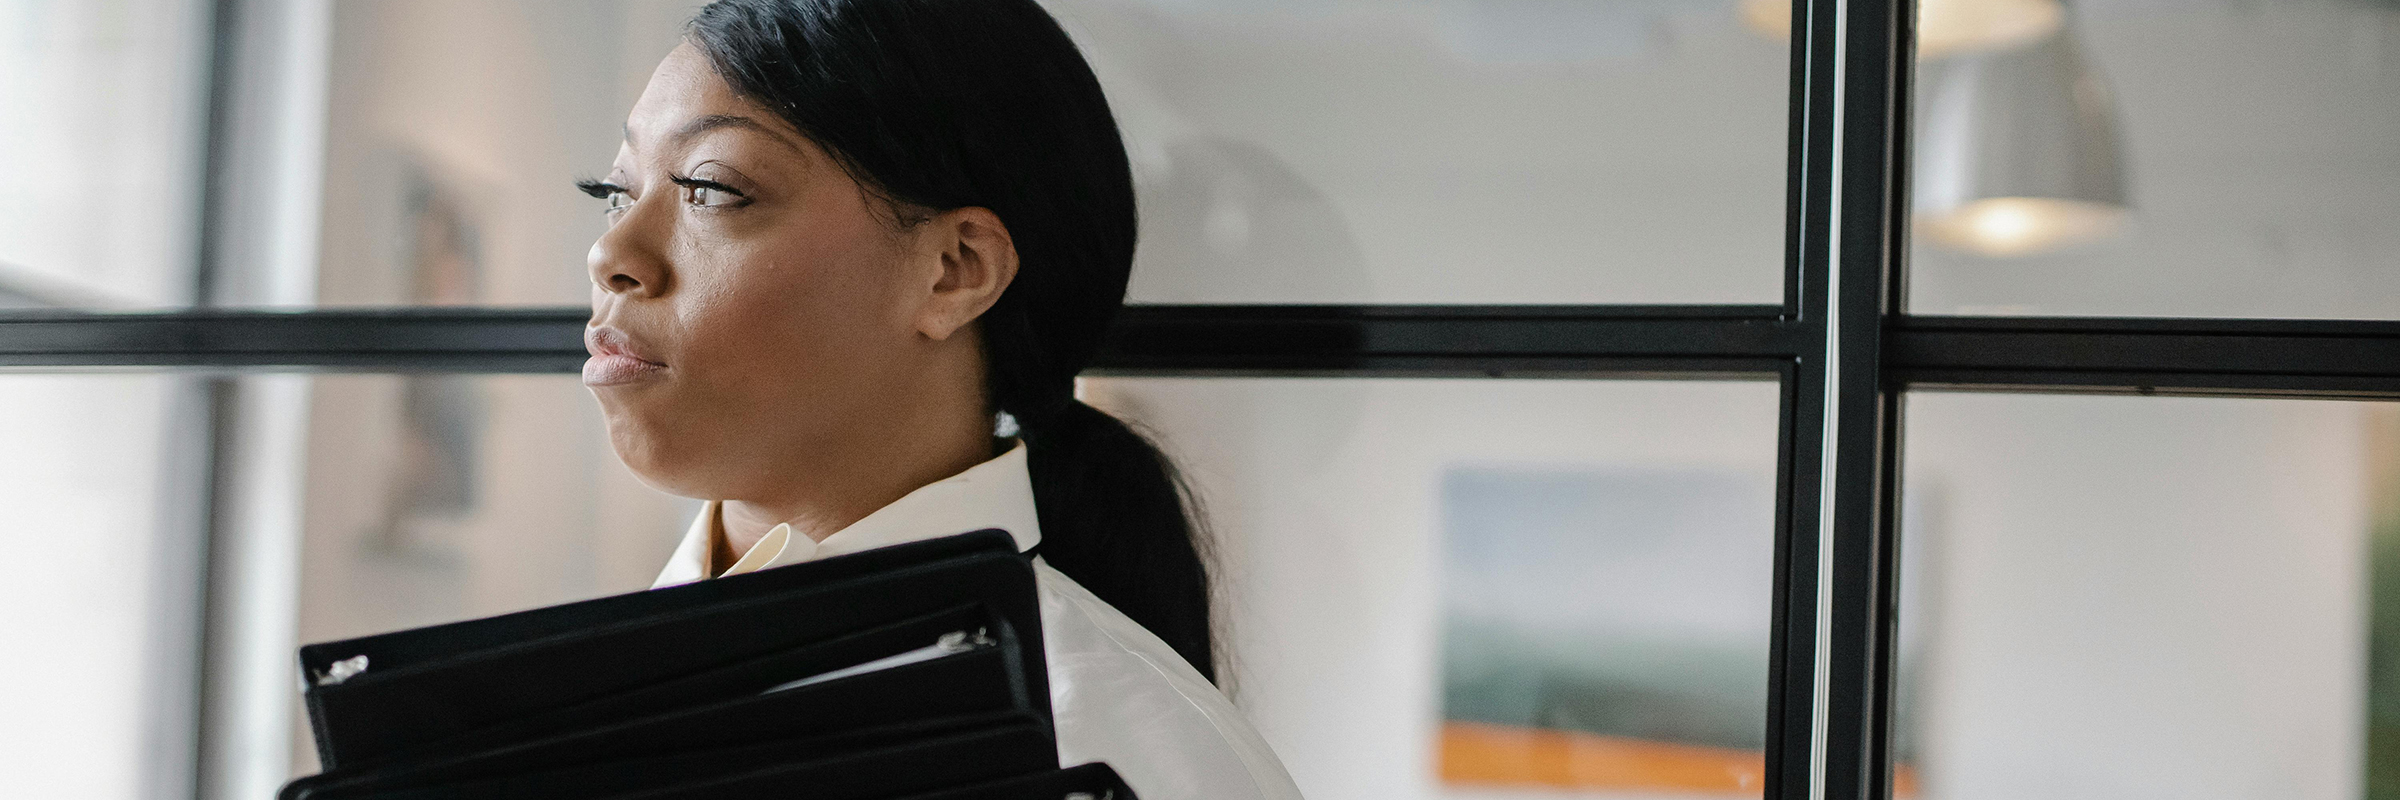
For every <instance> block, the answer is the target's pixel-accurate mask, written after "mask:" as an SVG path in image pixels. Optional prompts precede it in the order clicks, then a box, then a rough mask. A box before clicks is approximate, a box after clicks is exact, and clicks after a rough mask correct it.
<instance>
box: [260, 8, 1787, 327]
mask: <svg viewBox="0 0 2400 800" xmlns="http://www.w3.org/2000/svg"><path fill="white" fill-rule="evenodd" d="M693 5H694V4H693V3H690V2H683V1H682V0H635V1H633V2H621V3H610V4H603V5H597V6H595V5H592V4H589V3H585V2H581V0H506V1H505V2H486V3H454V2H431V1H430V0H411V1H409V2H355V1H353V2H340V3H336V4H335V6H334V12H333V19H332V25H331V34H330V36H331V39H332V41H331V44H330V45H329V46H328V47H327V48H326V51H327V52H329V53H331V59H332V60H331V64H330V67H329V70H330V72H329V75H328V77H327V79H326V80H327V81H328V83H329V85H330V87H331V88H330V92H329V96H330V97H331V98H332V99H331V101H330V107H329V108H328V110H327V113H326V119H327V120H328V122H327V126H328V127H327V134H326V135H327V137H328V139H327V142H326V145H325V160H324V176H323V182H322V186H323V191H324V202H323V217H322V220H321V230H320V231H318V235H317V237H316V238H317V239H319V240H321V242H322V244H321V246H320V251H321V266H320V267H318V271H317V274H315V275H312V276H303V277H305V278H306V279H307V280H310V281H313V283H314V286H315V289H314V292H313V294H314V298H315V302H316V303H319V304H323V305H389V304H492V305H524V304H581V303H583V302H585V301H586V300H587V293H588V286H587V279H586V277H585V274H584V272H583V263H584V256H585V253H586V251H587V250H588V249H589V247H590V245H591V242H592V240H593V239H594V238H595V237H596V236H597V235H598V234H599V232H600V230H601V220H600V215H599V212H598V210H597V207H596V206H595V205H594V202H593V201H592V200H590V199H589V198H586V197H583V196H582V195H580V194H578V193H576V192H575V191H573V190H572V189H570V188H568V185H569V183H570V182H571V181H573V180H574V179H575V178H577V177H579V176H585V175H590V174H595V173H600V172H605V171H606V170H607V168H608V164H609V161H610V159H611V158H612V157H613V154H614V153H615V150H616V147H617V142H618V138H619V124H620V123H621V122H622V121H623V118H624V115H625V113H626V110H627V109H628V108H630V107H631V105H632V103H633V101H634V99H635V98H636V97H637V96H638V95H639V93H640V90H641V88H642V86H643V84H644V83H645V81H646V80H647V78H648V75H649V73H650V70H651V68H652V66H653V65H655V64H656V62H657V61H658V59H659V58H660V57H661V56H662V55H663V54H664V53H665V52H666V51H667V50H668V49H670V48H671V47H672V46H673V45H674V44H675V43H676V37H677V34H678V30H679V26H680V24H681V22H682V20H683V18H684V16H685V15H686V14H688V13H689V12H690V11H691V8H692V6H693ZM1049 6H1050V7H1051V8H1052V10H1053V11H1054V12H1055V13H1056V14H1057V15H1058V16H1059V17H1061V18H1062V20H1063V21H1064V22H1065V24H1066V25H1067V26H1068V28H1069V29H1070V30H1071V31H1072V32H1073V33H1074V34H1075V35H1076V36H1077V37H1078V38H1079V39H1080V41H1081V42H1082V43H1083V44H1084V46H1085V49H1086V52H1087V53H1088V55H1089V56H1090V58H1091V60H1092V62H1093V64H1094V66H1095V69H1096V70H1097V71H1098V72H1099V74H1100V75H1101V77H1102V81H1103V83H1104V85H1105V87H1106V89H1107V91H1108V92H1109V96H1110V99H1111V102H1112V104H1113V105H1114V107H1115V109H1116V111H1117V114H1118V118H1119V122H1120V123H1121V125H1122V127H1123V128H1124V130H1125V132H1126V134H1127V137H1128V148H1129V151H1130V154H1131V156H1132V158H1133V160H1134V162H1135V167H1136V172H1137V181H1138V184H1139V192H1140V201H1141V203H1142V217H1143V224H1144V228H1143V237H1142V247H1141V250H1140V253H1139V255H1138V257H1137V262H1136V263H1137V264H1138V265H1139V266H1138V268H1137V269H1136V270H1135V273H1134V274H1135V278H1134V282H1133V287H1132V292H1131V294H1132V298H1133V299H1134V300H1136V301H1139V302H1282V303H1293V302H1311V303H1314V302H1375V303H1404V302H1495V303H1511V302H1544V303H1556V302H1606V303H1664V302H1676V303H1774V302H1779V301H1780V299H1781V296H1782V293H1781V288H1780V287H1781V283H1780V281H1781V272H1782V269H1781V265H1782V262H1783V258H1782V242H1783V216H1784V209H1783V203H1784V194H1783V182H1784V181H1783V176H1784V167H1783V163H1784V146H1785V137H1786V126H1785V124H1784V119H1785V112H1784V108H1785V105H1786V102H1787V97H1788V92H1789V87H1788V84H1787V83H1786V80H1785V77H1786V72H1787V68H1786V62H1787V60H1788V57H1787V51H1786V47H1785V44H1784V42H1783V41H1782V40H1781V39H1780V38H1779V37H1770V36H1762V35H1759V34H1757V33H1754V32H1752V31H1751V30H1750V29H1748V28H1745V27H1744V26H1743V25H1741V24H1740V22H1739V21H1738V20H1739V17H1738V16H1737V15H1736V13H1735V11H1734V9H1733V7H1732V5H1731V4H1729V3H1703V4H1691V3H1685V2H1671V1H1669V0H1644V1H1643V2H1615V3H1552V2H1516V1H1511V2H1467V1H1465V0H1412V1H1411V2H1363V1H1361V2H1349V1H1343V0H1312V1H1311V2H1300V3H1293V2H1273V3H1267V2H1255V1H1254V0H1216V1H1214V2H1194V1H1192V0H1054V1H1053V2H1050V3H1049ZM291 282H292V281H289V280H285V281H281V283H286V284H288V283H291ZM263 283H277V281H272V280H269V281H263Z"/></svg>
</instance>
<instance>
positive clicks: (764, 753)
mask: <svg viewBox="0 0 2400 800" xmlns="http://www.w3.org/2000/svg"><path fill="white" fill-rule="evenodd" d="M300 664H301V667H302V669H303V670H304V671H303V673H302V674H303V675H305V676H307V683H308V687H307V705H308V714H309V721H310V722H311V724H312V725H313V726H314V728H315V733H316V741H317V753H318V756H319V758H320V759H321V760H322V762H323V763H324V765H325V767H326V769H325V771H324V772H323V773H321V774H318V775H312V776H309V777H305V778H301V779H299V780H297V781H294V782H292V783H291V784H290V785H288V786H286V787H284V790H283V793H282V795H281V798H282V800H370V799H371V800H417V799H418V798H446V799H447V798H462V799H472V798H529V799H530V798H574V799H575V800H604V799H606V800H616V799H618V798H623V799H624V800H633V799H634V798H641V800H669V799H670V798H778V799H779V800H780V799H782V798H809V799H810V800H887V799H898V798H922V799H923V800H965V799H966V798H995V799H1011V798H1025V799H1026V800H1035V799H1036V798H1039V800H1067V798H1083V799H1084V800H1110V799H1111V798H1113V799H1114V800H1132V797H1133V793H1132V792H1131V791H1129V790H1128V789H1126V788H1125V785H1124V783H1123V782H1122V781H1121V780H1119V779H1118V777H1117V775H1116V773H1115V772H1113V771H1111V770H1110V769H1109V768H1108V766H1107V765H1105V764H1086V765H1083V766H1080V767H1075V768H1072V769H1060V768H1059V765H1058V749H1057V745H1056V740H1055V737H1054V736H1053V734H1052V730H1051V726H1050V691H1049V681H1048V678H1047V672H1046V670H1045V668H1044V664H1043V658H1042V627H1041V617H1040V609H1039V607H1038V605H1037V602H1036V600H1035V596H1034V576H1033V569H1032V566H1031V564H1030V563H1028V562H1027V560H1026V559H1025V557H1024V556H1022V555H1020V554H1018V553H1017V552H1016V547H1015V545H1014V543H1013V542H1012V541H1011V540H1010V538H1009V536H1008V534H1006V533H1003V532H1001V531H996V530H986V531H977V532H974V533H968V534H962V535H958V536H952V537H947V538H942V539H934V540H929V541H923V542H915V543H911V544H904V545H898V546H894V547H886V548H881V549H877V550H871V551H867V552H863V553H858V554H854V555H847V556H841V557H837V558H828V559H825V560H822V561H816V562H810V563H806V564H797V565H793V566H789V567H780V568H776V569H771V570H761V571H759V572H754V573H749V574H745V575H737V576H731V577H727V578H723V579H719V580H712V581H701V582H699V583H694V584H689V585H685V586H677V587H672V588H666V589H657V590H652V591H647V592H640V593H636V594H627V595H618V596H614V597H604V598H600V599H597V600H589V601H585V602H580V603H570V604H567V605H562V606H552V607H549V608H541V609H535V610H532V611H524V612H519V613H515V614H508V615H504V616H498V617H491V618H488V619H479V620H471V621H467V622H459V623H452V624H448V625H436V626H433V627H429V628H418V629H415V630H407V631H400V632H397V633H387V634H382V635H378V636H368V637H364V638H359V639H350V640H347V641H339V642H328V643H324V644H314V645H309V646H307V647H303V648H301V650H300Z"/></svg>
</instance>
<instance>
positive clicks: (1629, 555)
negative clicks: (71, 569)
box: [247, 376, 1778, 800]
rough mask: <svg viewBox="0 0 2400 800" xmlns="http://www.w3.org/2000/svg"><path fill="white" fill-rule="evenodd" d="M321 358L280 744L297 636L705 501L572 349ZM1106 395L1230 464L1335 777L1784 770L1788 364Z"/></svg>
mask: <svg viewBox="0 0 2400 800" xmlns="http://www.w3.org/2000/svg"><path fill="white" fill-rule="evenodd" d="M304 380H305V381H306V384H305V387H304V388H305V389H306V391H305V392H303V393H301V394H300V395H298V397H297V405H296V406H295V407H296V408H298V409H300V411H299V412H297V413H293V414H288V415H284V416H281V417H275V418H277V419H285V420H287V421H295V422H293V424H295V425H296V426H297V428H298V429H299V431H300V433H299V435H297V436H295V437H294V442H295V444H294V445H293V446H292V450H293V452H295V453H299V454H303V457H302V458H301V460H299V461H298V462H296V463H297V467H298V468H296V469H290V470H287V471H286V472H285V473H283V475H284V477H283V478H282V479H283V480H285V481H286V482H287V483H288V484H289V486H290V488H289V490H288V491H286V492H284V493H283V496H284V497H287V498H289V500H290V501H291V502H293V503H296V504H298V505H299V508H298V509H296V510H294V511H293V513H292V518H294V519H296V520H298V521H299V524H296V525H293V526H291V528H290V530H291V531H295V532H297V531H305V534H298V533H293V534H287V535H291V536H294V537H295V540H296V542H297V549H298V553H297V554H296V555H295V556H294V557H292V558H291V559H290V560H289V561H288V562H286V564H285V566H284V567H283V568H284V569H285V570H287V571H290V570H297V571H298V573H299V574H298V577H297V579H296V580H297V582H298V586H297V588H296V591H295V596H294V597H293V598H292V599H291V600H290V601H288V603H287V605H286V606H285V607H284V608H283V610H282V612H281V613H282V614H284V615H286V617H285V618H286V619H290V618H296V619H297V629H296V630H293V628H292V626H291V624H290V623H288V622H287V623H281V624H283V625H284V626H285V627H284V628H283V630H285V631H286V633H285V634H284V636H283V638H282V639H280V640H276V641H264V640H263V639H262V640H261V642H262V643H260V644H258V645H257V647H258V648H259V649H260V650H261V651H262V652H264V653H266V654H269V655H271V656H272V657H273V661H272V662H270V663H272V665H273V667H274V669H276V670H279V671H280V672H278V673H276V674H275V675H272V676H269V677H273V678H277V679H280V681H281V682H280V683H279V684H272V682H269V681H264V680H262V685H266V684H271V685H270V688H271V689H273V690H274V691H273V692H272V693H270V694H267V695H263V697H264V698H265V700H264V701H271V702H274V703H281V704H283V705H279V706H275V707H274V708H273V711H274V713H275V714H276V715H278V716H277V718H278V719H283V720H287V721H289V722H287V723H286V725H287V727H285V728H283V729H282V730H281V731H278V732H275V733H276V735H277V736H280V737H282V738H280V739H277V740H276V742H275V744H276V746H277V747H278V748H279V749H277V750H275V757H276V758H277V759H278V762H277V767H278V768H277V769H276V770H275V774H276V775H278V776H282V775H289V774H294V773H296V772H305V771H309V770H311V769H313V760H312V756H311V755H310V754H309V752H308V745H307V743H308V741H309V740H308V735H307V733H306V732H305V729H303V728H300V727H298V724H299V723H298V722H297V720H298V714H299V712H298V710H297V709H295V708H292V707H290V705H289V703H290V700H291V698H290V690H289V687H290V686H291V685H292V682H293V681H294V680H296V678H295V677H294V676H293V675H291V674H290V672H289V670H290V669H291V666H290V659H289V653H290V647H291V646H292V644H293V643H294V642H295V641H317V640H324V639H327V638H332V637H339V636H349V635H355V634H360V633H366V632H371V631H380V630H388V629H392V628H397V627H401V626H408V625H422V624H427V623H432V622H439V621H444V620H451V619H459V618H465V617H472V616H478V615H485V614H492V613H497V612H502V611H508V610H513V609H519V608H525V607H529V606H536V605H543V604H549V603H557V602H562V601H567V600H572V599H576V598H582V597H589V596H594V595H599V594H604V593H610V592H620V591H630V590H634V589H639V588H642V587H646V586H648V585H649V583H650V581H651V579H652V578H653V577H654V576H655V575H656V574H657V572H658V570H659V568H660V567H661V566H662V565H663V564H664V562H665V559H666V557H667V555H668V553H669V551H670V550H671V549H672V548H673V546H674V543H675V541H676V539H677V538H678V536H679V535H680V534H681V533H682V531H683V530H684V529H685V527H686V525H687V523H688V521H689V519H690V514H692V513H693V512H694V511H695V510H696V508H695V504H693V503H692V502H691V501H688V500H682V499H679V498H673V497H668V496H666V495H663V494H660V493H657V492H655V491H652V490H649V489H647V488H644V487H642V486H641V485H640V484H639V483H638V482H637V481H636V480H635V479H634V478H633V477H632V476H631V475H630V473H628V472H627V471H626V470H625V469H624V468H623V467H621V466H620V465H619V464H618V463H617V460H616V458H615V457H614V455H613V454H612V453H611V452H610V450H609V448H608V445H607V444H606V440H605V437H604V435H603V433H602V425H601V422H600V420H599V418H598V414H597V412H596V409H595V407H594V404H593V403H592V402H591V400H590V399H589V398H588V397H587V396H586V395H585V392H584V390H583V389H582V387H581V386H580V385H579V384H578V383H577V380H576V379H575V378H574V377H571V376H556V377H550V376H540V377H440V376H330V377H316V378H308V379H304ZM1087 394H1088V395H1089V396H1090V397H1091V399H1092V400H1093V402H1095V403H1097V404H1100V405H1103V406H1105V407H1108V408H1111V409H1114V410H1117V411H1119V412H1120V413H1123V414H1125V415H1127V416H1129V417H1131V418H1133V419H1135V420H1137V421H1138V422H1140V423H1142V424H1145V425H1147V426H1149V427H1151V428H1152V429H1154V430H1155V431H1157V432H1158V434H1159V436H1160V438H1161V439H1162V441H1163V442H1164V444H1165V445H1166V447H1167V448H1168V450H1169V451H1170V452H1171V453H1172V454H1174V455H1175V456H1176V457H1177V459H1178V460H1179V463H1180V464H1181V465H1182V466H1183V468H1184V469H1185V471H1186V473H1187V475H1188V476H1189V477H1190V478H1191V479H1192V481H1193V482H1194V484H1195V485H1196V486H1197V489H1198V492H1199V495H1200V497H1201V500H1202V502H1203V504H1204V506H1205V512H1206V514H1207V515H1208V518H1209V519H1210V520H1211V521H1212V522H1213V527H1214V536H1215V542H1216V545H1217V548H1216V549H1217V551H1218V552H1217V555H1216V560H1217V564H1218V575H1219V576H1220V578H1221V579H1222V580H1221V583H1220V588H1221V591H1222V593H1223V594H1222V596H1221V598H1220V604H1221V608H1223V609H1224V610H1225V614H1224V619H1225V624H1226V627H1225V631H1226V635H1227V636H1228V637H1229V638H1228V639H1227V640H1226V641H1227V643H1228V645H1229V646H1228V647H1227V648H1226V649H1227V650H1228V651H1229V652H1230V653H1231V658H1232V665H1233V666H1232V668H1231V669H1230V670H1229V671H1227V673H1226V674H1228V675H1229V676H1230V685H1231V686H1232V687H1233V691H1234V694H1235V697H1236V700H1237V702H1238V703H1240V704H1241V705H1242V706H1243V707H1244V708H1246V709H1247V710H1248V711H1249V713H1250V714H1252V715H1253V717H1254V719H1255V720H1256V721H1257V722H1258V724H1259V726H1260V728H1261V729H1262V731H1263V732H1264V733H1265V735H1266V736H1267V737H1268V738H1269V739H1270V741H1271V742H1272V743H1273V744H1274V746H1275V747H1276V748H1277V750H1278V751H1279V752H1280V753H1281V754H1282V756H1283V758H1284V760H1285V762H1286V763H1287V764H1288V765H1289V766H1290V768H1291V770H1292V772H1293V774H1294V775H1295V776H1296V777H1297V778H1298V780H1299V781H1300V784H1301V786H1302V787H1303V788H1304V789H1305V790H1306V792H1307V794H1308V796H1309V797H1311V798H1334V799H1335V800H1339V798H1362V799H1363V798H1377V799H1378V800H1382V799H1384V798H1408V797H1424V798H1434V797H1457V798H1475V797H1484V796H1488V795H1492V794H1493V793H1508V792H1520V791H1528V790H1532V791H1546V792H1552V793H1563V794H1566V795H1571V796H1592V797H1619V796H1631V795H1640V794H1642V793H1656V792H1669V791H1673V792H1695V791H1696V792H1701V793H1704V794H1705V793H1714V794H1723V795H1728V796H1756V795H1757V793H1758V785H1757V775H1758V770H1759V766H1760V754H1759V749H1758V748H1759V738H1760V734H1761V732H1762V731H1763V729H1764V704H1765V691H1766V666H1767V662H1766V643H1767V635H1768V630H1767V626H1768V615H1769V610H1770V607H1771V599H1770V596H1769V595H1770V591H1771V586H1772V577H1771V568H1772V563H1773V557H1772V542H1773V530H1772V517H1773V509H1774V496H1773V485H1774V484H1773V482H1774V468H1775V453H1776V439H1775V432H1776V419H1777V414H1776V403H1777V396H1778V393H1777V389H1776V387H1775V386H1774V385H1773V384H1771V383H1733V382H1721V383H1652V382H1568V381H1520V380H1505V381H1502V380H1474V381H1467V380H1356V379H1345V380H1336V379H1106V380H1094V381H1091V382H1089V383H1088V384H1087ZM258 411H259V413H261V414H262V415H265V414H268V413H269V412H272V411H273V409H270V408H262V409H258ZM1394 432H1404V433H1394ZM254 434H255V432H254ZM247 533H248V534H249V535H253V536H273V535H277V534H274V533H273V532H271V531H264V530H253V531H249V532H247ZM265 622H266V623H267V625H268V627H272V626H273V625H274V624H276V623H275V622H274V621H273V620H267V621H265ZM263 738H264V735H263V734H262V739H263Z"/></svg>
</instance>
